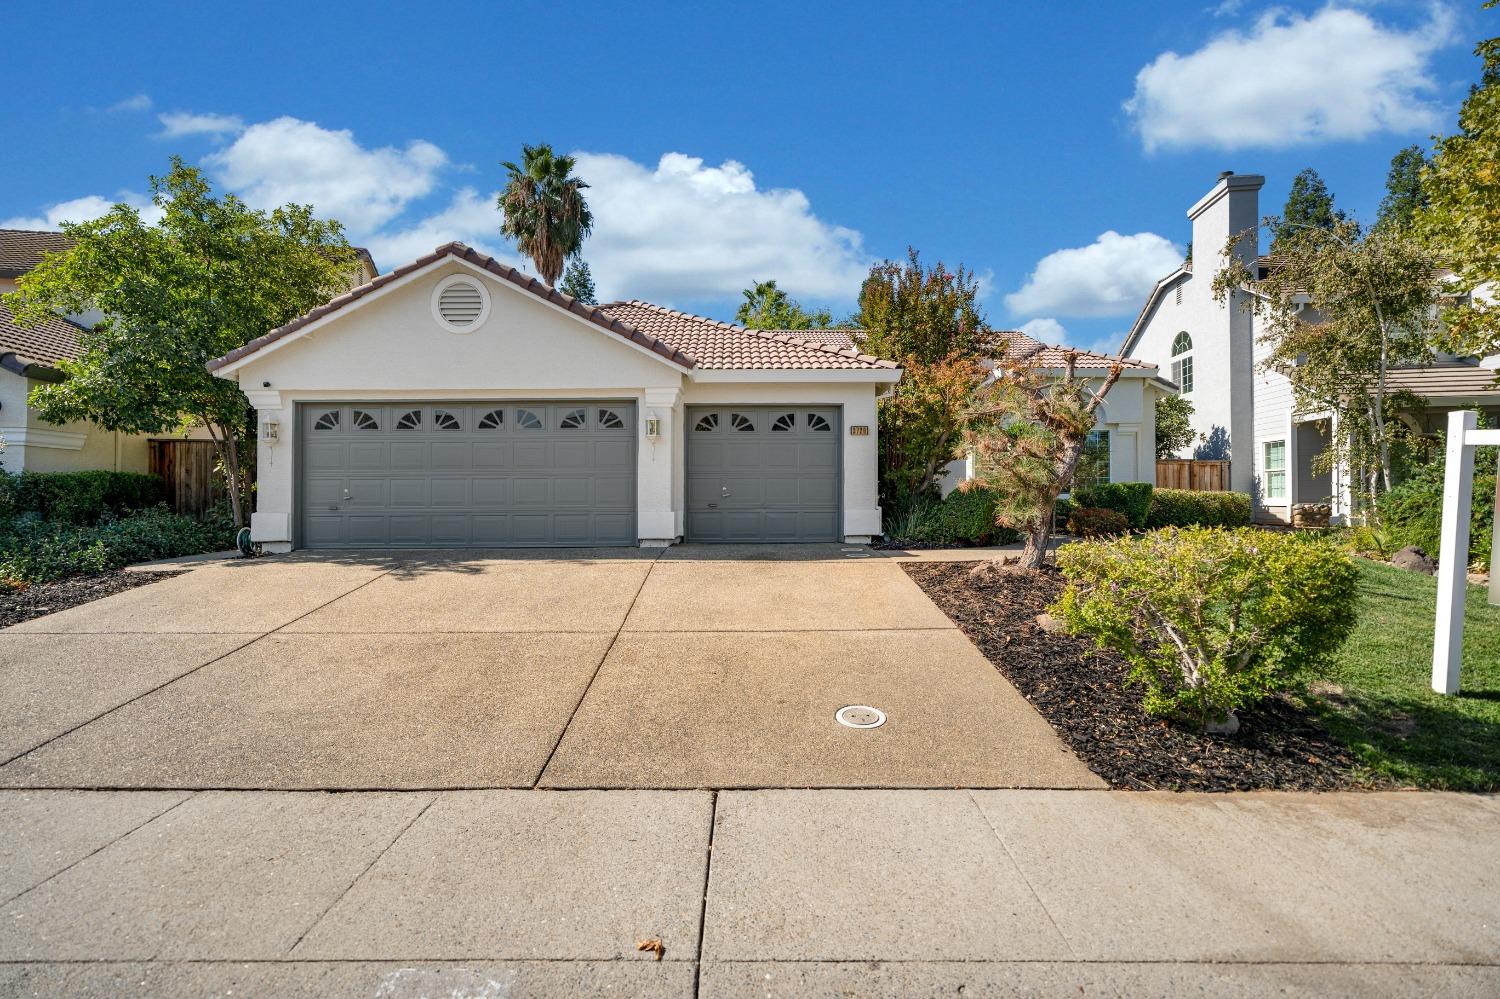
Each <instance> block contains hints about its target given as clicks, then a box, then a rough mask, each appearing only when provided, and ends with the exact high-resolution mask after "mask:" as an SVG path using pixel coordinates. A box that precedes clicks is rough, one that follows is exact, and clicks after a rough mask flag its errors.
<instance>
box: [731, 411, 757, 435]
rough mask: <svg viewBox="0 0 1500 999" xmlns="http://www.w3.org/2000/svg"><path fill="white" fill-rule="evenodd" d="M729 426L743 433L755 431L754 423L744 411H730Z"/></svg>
mask: <svg viewBox="0 0 1500 999" xmlns="http://www.w3.org/2000/svg"><path fill="white" fill-rule="evenodd" d="M729 426H730V429H732V430H738V431H739V432H740V433H744V434H748V433H754V432H755V423H754V422H753V421H752V420H751V419H750V417H748V416H746V415H745V414H744V413H730V414H729Z"/></svg>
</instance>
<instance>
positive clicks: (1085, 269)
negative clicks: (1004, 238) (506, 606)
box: [1005, 231, 1183, 321]
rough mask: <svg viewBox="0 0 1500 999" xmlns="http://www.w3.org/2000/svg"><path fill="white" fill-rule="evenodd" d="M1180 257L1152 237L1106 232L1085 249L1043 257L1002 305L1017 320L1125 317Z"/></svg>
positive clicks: (1168, 244) (1170, 245)
mask: <svg viewBox="0 0 1500 999" xmlns="http://www.w3.org/2000/svg"><path fill="white" fill-rule="evenodd" d="M1182 256H1183V255H1182V250H1181V249H1180V248H1178V247H1177V246H1175V245H1174V244H1173V243H1172V241H1171V240H1169V239H1167V238H1166V237H1164V236H1158V235H1157V234H1156V233H1154V232H1138V233H1136V234H1135V235H1133V236H1122V235H1120V234H1119V233H1117V232H1114V231H1109V232H1105V233H1103V234H1101V235H1100V236H1099V238H1098V239H1096V240H1094V241H1093V242H1092V243H1090V244H1089V245H1088V246H1079V247H1072V248H1069V249H1064V250H1056V251H1054V252H1052V253H1049V254H1047V255H1046V256H1045V257H1043V258H1042V259H1041V260H1039V261H1038V262H1037V265H1036V268H1035V269H1034V270H1033V271H1032V272H1031V275H1030V276H1029V277H1027V279H1026V283H1025V284H1024V285H1022V286H1021V288H1020V290H1018V291H1014V292H1012V293H1011V294H1009V295H1006V296H1005V305H1006V308H1008V309H1010V311H1011V312H1013V313H1017V314H1020V315H1033V316H1034V315H1037V314H1038V313H1051V314H1052V315H1056V316H1118V315H1124V314H1127V313H1130V312H1133V311H1134V310H1136V309H1138V308H1140V305H1141V303H1142V302H1143V301H1145V298H1146V295H1147V293H1148V292H1150V290H1151V287H1152V286H1153V285H1154V284H1155V283H1156V282H1157V281H1158V280H1159V279H1160V278H1161V277H1162V276H1163V275H1165V274H1170V273H1171V272H1172V271H1173V270H1175V269H1176V268H1177V267H1179V266H1181V264H1182ZM1048 321H1051V320H1048Z"/></svg>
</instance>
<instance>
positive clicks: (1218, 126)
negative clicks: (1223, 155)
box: [1125, 4, 1453, 152]
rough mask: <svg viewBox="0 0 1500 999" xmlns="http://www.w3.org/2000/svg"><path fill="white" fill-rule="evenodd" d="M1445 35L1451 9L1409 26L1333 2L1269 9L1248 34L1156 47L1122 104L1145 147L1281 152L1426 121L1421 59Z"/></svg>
mask: <svg viewBox="0 0 1500 999" xmlns="http://www.w3.org/2000/svg"><path fill="white" fill-rule="evenodd" d="M1452 39H1453V17H1452V15H1451V13H1450V12H1449V11H1448V9H1447V8H1445V7H1441V6H1434V7H1433V8H1432V9H1431V14H1430V16H1429V18H1428V20H1427V21H1426V22H1425V23H1423V24H1421V25H1419V26H1417V27H1414V28H1412V29H1410V30H1402V29H1400V28H1398V27H1394V26H1390V25H1382V24H1379V23H1377V22H1376V21H1375V20H1374V19H1373V18H1371V17H1370V15H1369V14H1368V13H1366V12H1365V11H1362V10H1353V9H1350V8H1348V7H1342V6H1336V5H1332V4H1330V5H1329V6H1327V7H1324V8H1323V9H1322V10H1319V11H1318V12H1316V13H1315V14H1313V15H1311V16H1304V15H1301V14H1296V13H1291V12H1288V11H1285V10H1272V11H1270V12H1268V13H1266V14H1263V15H1262V16H1261V17H1259V18H1258V19H1257V20H1256V21H1255V23H1254V25H1253V26H1252V27H1251V28H1250V30H1249V31H1239V30H1230V31H1225V32H1223V33H1221V34H1218V35H1215V36H1214V37H1213V38H1211V39H1210V40H1209V41H1208V42H1207V43H1206V44H1205V45H1203V47H1202V48H1199V49H1197V50H1196V51H1194V52H1189V53H1188V54H1186V55H1181V54H1178V53H1176V52H1164V53H1162V54H1161V55H1159V56H1157V57H1156V59H1154V60H1153V61H1152V62H1151V63H1149V64H1148V65H1147V66H1146V67H1145V68H1143V69H1142V70H1141V71H1140V72H1139V73H1138V74H1136V78H1135V95H1134V96H1133V97H1131V98H1130V100H1128V101H1126V102H1125V111H1126V112H1127V113H1128V114H1129V115H1130V116H1131V117H1132V118H1133V119H1134V120H1135V125H1136V128H1137V129H1138V130H1139V131H1140V135H1141V141H1142V142H1143V143H1144V145H1145V147H1146V150H1147V151H1148V152H1150V151H1154V150H1156V149H1171V148H1190V147H1206V148H1213V149H1225V150H1233V149H1248V148H1269V149H1282V148H1287V147H1290V146H1298V145H1305V144H1308V143H1314V142H1324V141H1331V140H1345V139H1362V138H1365V137H1367V136H1370V135H1374V134H1377V133H1382V132H1398V133H1399V132H1411V131H1422V130H1428V129H1433V128H1436V127H1438V126H1439V125H1440V124H1441V121H1442V113H1441V109H1440V108H1439V107H1438V106H1437V105H1436V104H1435V103H1434V102H1433V100H1432V94H1433V93H1434V91H1435V84H1434V82H1433V79H1432V76H1431V75H1430V73H1429V62H1430V60H1431V57H1432V55H1433V53H1434V52H1436V51H1437V50H1438V49H1440V48H1442V47H1444V46H1445V45H1447V44H1449V43H1450V42H1451V41H1452Z"/></svg>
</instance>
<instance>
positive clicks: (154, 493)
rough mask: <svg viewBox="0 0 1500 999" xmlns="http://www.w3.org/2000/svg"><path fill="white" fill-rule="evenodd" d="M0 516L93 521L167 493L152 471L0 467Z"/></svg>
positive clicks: (150, 502) (142, 505) (155, 500)
mask: <svg viewBox="0 0 1500 999" xmlns="http://www.w3.org/2000/svg"><path fill="white" fill-rule="evenodd" d="M0 475H3V480H0V517H13V516H16V515H17V514H23V513H35V514H38V515H39V516H40V517H41V518H42V519H43V520H47V521H53V522H62V523H68V524H94V523H98V521H99V519H100V518H101V517H106V516H119V515H120V514H125V513H129V512H131V511H132V510H146V509H149V508H151V507H154V506H156V505H157V504H158V503H161V502H163V501H164V500H165V499H166V498H167V487H166V483H165V482H163V481H162V479H161V477H160V476H157V475H141V474H139V473H137V472H106V471H99V470H95V471H87V472H22V473H20V474H19V475H13V474H8V473H0Z"/></svg>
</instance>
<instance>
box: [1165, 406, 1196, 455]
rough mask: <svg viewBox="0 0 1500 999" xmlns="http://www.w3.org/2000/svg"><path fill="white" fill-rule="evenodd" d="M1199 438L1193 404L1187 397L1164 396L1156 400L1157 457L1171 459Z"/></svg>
mask: <svg viewBox="0 0 1500 999" xmlns="http://www.w3.org/2000/svg"><path fill="white" fill-rule="evenodd" d="M1197 437H1198V434H1197V431H1195V430H1194V429H1193V404H1192V403H1191V402H1189V401H1188V400H1187V397H1186V396H1181V395H1164V396H1159V397H1158V398H1157V400H1156V456H1157V457H1158V458H1171V457H1173V456H1175V455H1176V454H1177V452H1178V451H1181V450H1182V449H1183V448H1185V447H1187V446H1188V445H1190V444H1192V443H1193V441H1194V440H1196V439H1197Z"/></svg>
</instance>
